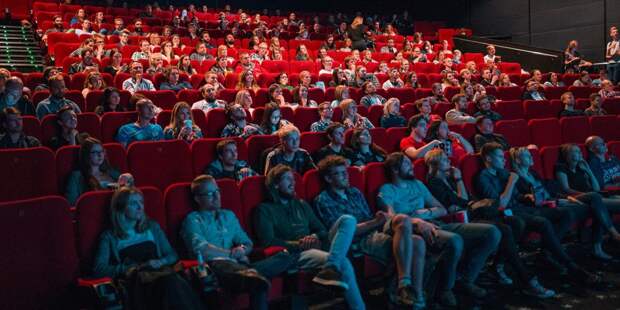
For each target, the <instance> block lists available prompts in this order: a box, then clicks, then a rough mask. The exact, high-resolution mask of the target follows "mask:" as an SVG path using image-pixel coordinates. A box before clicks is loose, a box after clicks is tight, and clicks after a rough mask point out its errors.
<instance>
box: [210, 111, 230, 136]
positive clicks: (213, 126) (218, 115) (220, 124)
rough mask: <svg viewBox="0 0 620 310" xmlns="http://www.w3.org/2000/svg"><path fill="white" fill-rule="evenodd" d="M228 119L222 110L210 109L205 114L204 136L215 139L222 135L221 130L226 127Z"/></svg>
mask: <svg viewBox="0 0 620 310" xmlns="http://www.w3.org/2000/svg"><path fill="white" fill-rule="evenodd" d="M226 123H228V119H227V118H226V111H225V110H224V109H212V110H210V111H209V112H208V113H207V125H208V126H207V128H208V131H207V132H206V134H205V136H206V137H209V138H217V137H219V136H220V135H221V134H222V129H224V127H226Z"/></svg>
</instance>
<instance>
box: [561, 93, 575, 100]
mask: <svg viewBox="0 0 620 310" xmlns="http://www.w3.org/2000/svg"><path fill="white" fill-rule="evenodd" d="M568 96H573V93H572V92H569V91H567V92H565V93H563V94H562V96H560V102H562V101H564V98H567V97H568Z"/></svg>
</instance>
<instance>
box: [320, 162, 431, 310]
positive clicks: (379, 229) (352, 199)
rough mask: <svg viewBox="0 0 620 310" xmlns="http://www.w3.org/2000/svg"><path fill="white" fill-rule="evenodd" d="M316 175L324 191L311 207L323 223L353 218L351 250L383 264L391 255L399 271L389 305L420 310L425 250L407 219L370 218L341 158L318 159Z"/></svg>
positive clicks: (378, 215)
mask: <svg viewBox="0 0 620 310" xmlns="http://www.w3.org/2000/svg"><path fill="white" fill-rule="evenodd" d="M319 173H320V174H321V177H322V179H323V181H324V182H325V185H326V189H325V190H323V191H322V192H321V193H320V194H319V195H318V196H317V197H316V198H315V199H314V208H315V210H316V212H317V215H318V217H319V218H320V219H321V220H322V221H323V224H325V225H326V226H332V225H333V224H334V223H335V222H336V221H337V220H338V219H339V218H340V217H341V216H343V215H345V214H346V215H351V216H353V217H355V219H356V220H357V223H358V224H357V228H356V230H355V237H354V239H353V240H354V241H353V245H352V246H351V250H352V251H353V252H354V253H364V254H366V255H369V256H371V257H373V258H375V259H376V260H378V261H380V262H382V263H384V264H387V263H388V262H389V261H390V260H391V259H392V256H393V257H394V259H395V261H396V269H397V272H398V275H397V276H398V288H394V289H395V291H396V292H394V291H392V292H390V298H391V300H392V302H395V303H397V304H400V305H407V306H414V305H415V309H423V308H424V306H425V302H424V294H423V287H422V285H423V279H424V256H425V253H426V249H425V246H424V240H423V239H422V238H420V237H419V236H417V235H412V231H411V220H410V219H409V217H408V216H406V215H403V214H398V215H395V214H389V213H386V212H384V211H378V212H377V213H375V214H374V216H373V214H372V213H371V211H370V208H369V207H368V204H367V203H366V198H364V195H363V194H362V193H361V192H360V191H359V190H358V189H357V188H356V187H353V186H350V184H349V175H348V173H347V162H346V160H345V159H344V158H343V157H341V156H337V155H330V156H327V157H326V158H324V159H323V160H321V161H320V162H319ZM390 235H393V238H392V236H390ZM413 268H415V271H414V272H412V269H413ZM412 280H413V281H415V284H413V283H412Z"/></svg>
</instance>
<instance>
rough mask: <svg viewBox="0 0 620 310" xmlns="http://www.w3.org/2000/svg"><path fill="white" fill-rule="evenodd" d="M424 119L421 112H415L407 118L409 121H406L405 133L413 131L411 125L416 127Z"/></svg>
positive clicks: (408, 133)
mask: <svg viewBox="0 0 620 310" xmlns="http://www.w3.org/2000/svg"><path fill="white" fill-rule="evenodd" d="M423 120H426V118H425V117H424V115H423V114H421V113H420V114H416V115H414V116H412V117H411V118H409V122H408V123H407V132H406V134H407V135H410V134H411V132H412V131H413V127H417V126H418V123H419V122H420V121H423Z"/></svg>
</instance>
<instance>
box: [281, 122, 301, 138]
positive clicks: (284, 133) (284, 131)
mask: <svg viewBox="0 0 620 310" xmlns="http://www.w3.org/2000/svg"><path fill="white" fill-rule="evenodd" d="M293 133H297V135H300V134H301V133H300V132H299V129H297V127H295V125H286V126H283V127H282V128H280V129H279V130H278V138H280V140H282V139H286V138H288V136H290V135H291V134H293Z"/></svg>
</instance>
